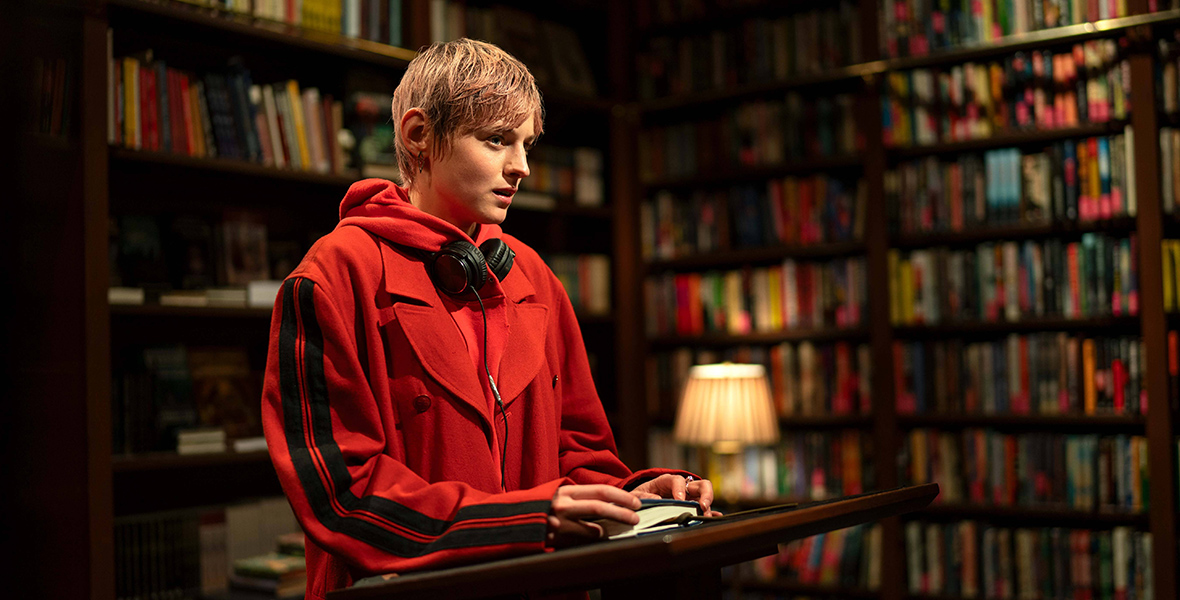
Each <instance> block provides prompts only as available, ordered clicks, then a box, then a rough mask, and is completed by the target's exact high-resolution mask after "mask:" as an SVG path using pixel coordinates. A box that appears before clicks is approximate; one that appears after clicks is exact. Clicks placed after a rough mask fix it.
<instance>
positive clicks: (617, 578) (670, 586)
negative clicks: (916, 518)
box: [328, 483, 938, 600]
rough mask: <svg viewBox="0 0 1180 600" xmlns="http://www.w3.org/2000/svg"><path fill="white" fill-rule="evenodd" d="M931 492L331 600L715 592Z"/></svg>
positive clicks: (413, 577)
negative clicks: (759, 565) (731, 577)
mask: <svg viewBox="0 0 1180 600" xmlns="http://www.w3.org/2000/svg"><path fill="white" fill-rule="evenodd" d="M937 495H938V484H935V483H928V484H925V485H916V486H911V487H903V488H897V489H894V490H888V491H884V492H872V493H868V494H861V495H858V496H851V497H848V498H840V499H836V500H828V501H823V502H816V503H813V504H807V505H803V506H800V507H798V508H794V509H785V510H784V511H782V512H771V513H764V514H757V515H751V516H749V517H747V518H739V519H735V520H732V521H719V522H715V523H706V524H703V525H698V526H695V527H688V528H685V529H678V530H673V531H668V532H663V533H655V534H651V535H648V536H644V537H639V538H632V539H627V540H616V541H606V542H600V543H595V544H589V545H585V546H578V547H575V548H568V549H564V550H558V551H556V552H549V553H545V554H534V555H530V556H523V557H517V558H510V559H505V560H497V561H491V562H485V563H480V564H475V565H468V566H464V567H455V568H451V569H441V570H438V571H427V572H422V573H412V574H407V575H403V576H400V577H393V578H390V579H387V580H380V579H379V578H370V579H365V580H362V581H360V582H358V584H357V585H355V586H353V587H351V588H348V589H344V590H337V591H335V592H330V593H329V594H328V599H329V600H361V599H367V600H373V599H396V600H405V599H410V598H422V599H425V600H437V599H438V598H448V599H451V598H453V599H462V598H495V597H498V596H513V595H516V596H518V595H520V594H525V593H550V592H562V591H570V590H586V589H593V588H601V589H602V597H603V599H604V600H607V599H614V598H644V599H645V600H650V599H651V598H663V597H674V598H677V600H681V599H683V598H717V597H719V596H720V595H721V593H720V592H721V568H722V567H724V566H727V565H732V564H737V563H740V562H745V561H748V560H753V559H755V558H759V557H762V556H769V555H771V554H775V553H776V552H778V544H781V543H785V542H789V541H791V540H795V539H799V538H804V537H807V536H810V535H815V534H817V533H824V532H827V531H833V530H836V529H841V528H844V527H851V526H853V525H859V524H861V523H867V522H869V521H876V520H878V519H883V518H886V517H892V516H895V515H899V514H902V513H906V512H910V511H914V510H918V509H920V508H922V507H924V506H926V505H928V504H930V502H931V501H932V500H934V497H935V496H937Z"/></svg>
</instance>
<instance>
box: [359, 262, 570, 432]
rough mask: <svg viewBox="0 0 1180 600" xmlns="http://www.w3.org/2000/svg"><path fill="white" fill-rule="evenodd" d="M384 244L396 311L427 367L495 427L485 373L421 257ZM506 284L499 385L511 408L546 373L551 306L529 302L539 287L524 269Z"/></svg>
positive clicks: (387, 281) (387, 279) (386, 272)
mask: <svg viewBox="0 0 1180 600" xmlns="http://www.w3.org/2000/svg"><path fill="white" fill-rule="evenodd" d="M378 245H379V246H380V248H381V260H382V265H383V267H384V277H383V278H384V280H385V281H384V287H385V291H387V292H388V293H390V294H391V295H392V296H393V297H394V313H395V314H396V315H397V319H398V322H399V324H400V326H401V329H402V331H403V332H404V333H405V335H406V338H407V340H408V341H409V343H410V347H411V348H413V349H414V353H415V354H416V355H417V357H418V360H419V362H420V363H421V364H422V367H423V369H424V370H425V371H426V372H427V373H428V374H429V375H430V377H431V378H433V379H434V380H435V381H437V382H438V383H439V384H440V385H442V386H443V387H445V388H446V389H447V390H448V391H449V392H450V393H451V394H452V395H454V396H455V397H456V398H458V399H460V400H462V401H463V402H465V403H467V404H468V405H469V406H470V407H471V408H472V409H473V410H475V411H476V413H477V414H479V415H481V417H482V418H483V421H484V425H485V427H487V428H488V430H489V431H490V430H491V425H492V422H493V421H492V415H491V414H490V411H489V405H488V402H487V400H486V398H485V397H484V393H483V387H482V385H481V384H480V381H479V377H480V374H479V373H478V372H477V370H476V368H475V365H474V364H472V363H471V361H470V360H467V356H468V354H467V346H466V344H465V342H464V341H463V334H462V333H461V332H460V331H459V330H458V328H457V327H456V326H455V322H454V320H453V319H452V318H451V315H450V313H448V312H447V309H446V307H445V306H444V305H443V303H442V300H441V299H440V298H439V295H438V294H439V292H438V291H437V290H436V289H435V287H434V282H432V281H431V280H430V276H429V275H428V274H427V273H426V269H425V267H424V265H423V264H422V260H421V258H419V257H417V256H414V255H413V254H412V253H410V252H409V251H407V250H404V249H399V248H396V247H394V246H392V245H391V244H389V243H388V242H386V241H381V242H380V243H379V244H378ZM494 285H495V284H494V283H490V284H489V286H494ZM500 287H501V288H502V289H503V293H504V297H505V298H506V300H507V302H506V303H505V310H506V311H507V318H508V338H509V339H508V341H507V343H506V344H505V345H504V352H503V354H502V355H501V360H500V369H499V373H500V377H499V379H498V387H499V389H500V397H501V398H502V399H503V400H504V405H505V407H507V406H509V405H510V404H511V403H512V402H513V401H514V400H515V399H516V398H517V397H518V396H519V395H520V394H521V393H522V392H523V391H524V390H525V388H526V387H528V384H529V382H531V381H532V380H533V379H534V378H535V377H536V375H537V372H538V371H540V368H541V364H542V363H543V361H544V357H545V340H546V333H547V327H548V322H549V319H548V313H549V308H548V307H547V306H545V305H543V304H534V303H528V302H525V301H526V300H528V299H529V298H531V297H533V296H535V295H536V290H535V289H534V288H533V285H532V283H531V282H530V281H529V278H528V277H527V276H525V274H524V273H523V271H522V270H521V269H519V268H516V267H513V269H512V270H511V271H509V273H508V276H506V277H505V278H504V281H503V282H502V284H501V286H500ZM398 298H401V299H403V300H401V301H399V300H398ZM405 300H410V302H406V301H405ZM456 357H461V359H457V358H456Z"/></svg>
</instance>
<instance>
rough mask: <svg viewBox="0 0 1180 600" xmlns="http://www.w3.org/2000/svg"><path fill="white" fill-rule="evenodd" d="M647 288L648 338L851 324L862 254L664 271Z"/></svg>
mask: <svg viewBox="0 0 1180 600" xmlns="http://www.w3.org/2000/svg"><path fill="white" fill-rule="evenodd" d="M644 288H645V292H646V293H645V299H646V302H647V312H646V313H645V314H647V333H648V335H649V336H651V337H657V336H667V335H681V336H689V335H702V334H705V333H728V334H732V335H744V334H748V333H752V332H760V333H761V332H773V331H784V330H794V329H819V328H822V327H842V328H847V327H856V326H858V325H860V323H861V319H862V315H863V314H864V313H865V307H866V290H865V261H864V259H863V258H843V259H835V260H831V261H825V262H796V261H795V260H794V259H787V260H785V261H783V263H782V264H781V265H774V266H771V267H756V268H746V269H742V270H735V271H724V272H720V271H708V272H705V273H695V272H694V273H665V274H663V275H661V276H654V277H649V278H648V279H647V280H646V281H645V282H644Z"/></svg>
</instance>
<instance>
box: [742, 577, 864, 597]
mask: <svg viewBox="0 0 1180 600" xmlns="http://www.w3.org/2000/svg"><path fill="white" fill-rule="evenodd" d="M726 583H727V584H729V585H730V586H735V587H738V588H740V589H741V591H743V592H775V593H779V594H798V595H804V596H818V597H821V598H823V597H828V596H831V597H836V598H848V599H861V598H865V599H868V598H878V597H880V596H881V594H880V593H879V592H875V591H873V590H866V589H860V588H848V587H839V586H829V585H820V584H810V583H799V582H795V581H785V580H774V581H759V580H757V579H750V578H745V577H743V578H738V579H733V580H730V581H727V582H726Z"/></svg>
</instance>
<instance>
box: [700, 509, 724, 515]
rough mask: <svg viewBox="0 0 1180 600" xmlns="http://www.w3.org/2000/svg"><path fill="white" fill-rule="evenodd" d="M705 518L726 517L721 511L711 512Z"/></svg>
mask: <svg viewBox="0 0 1180 600" xmlns="http://www.w3.org/2000/svg"><path fill="white" fill-rule="evenodd" d="M705 516H709V517H722V516H725V515H724V514H722V512H721V511H719V510H711V511H709V512H707V513H705Z"/></svg>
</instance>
